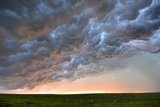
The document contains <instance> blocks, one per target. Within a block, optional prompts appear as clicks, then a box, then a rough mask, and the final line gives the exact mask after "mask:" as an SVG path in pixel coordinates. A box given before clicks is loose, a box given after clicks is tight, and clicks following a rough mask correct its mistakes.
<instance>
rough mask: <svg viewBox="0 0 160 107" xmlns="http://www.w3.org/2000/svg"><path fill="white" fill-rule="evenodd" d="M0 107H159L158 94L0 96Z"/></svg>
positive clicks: (159, 98) (159, 94)
mask: <svg viewBox="0 0 160 107" xmlns="http://www.w3.org/2000/svg"><path fill="white" fill-rule="evenodd" d="M0 107H160V93H143V94H77V95H51V94H40V95H36V94H35V95H34V94H25V95H19V94H0Z"/></svg>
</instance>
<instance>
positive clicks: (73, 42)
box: [0, 0, 160, 88]
mask: <svg viewBox="0 0 160 107" xmlns="http://www.w3.org/2000/svg"><path fill="white" fill-rule="evenodd" d="M159 10H160V2H159V1H158V0H138V1H137V0H34V1H32V0H29V1H22V0H12V1H9V0H5V1H0V73H1V75H0V79H1V80H2V76H3V81H4V84H3V85H7V86H8V87H10V88H13V87H14V88H15V87H23V86H25V85H27V86H28V85H29V86H30V85H33V86H34V84H36V83H38V82H43V81H50V80H51V81H52V80H61V79H63V78H67V79H72V78H73V79H76V78H79V77H81V75H83V76H85V75H87V74H89V73H90V74H95V73H98V72H99V70H96V71H94V72H89V73H87V71H86V70H84V72H81V73H77V72H78V71H77V70H79V69H80V68H87V67H88V66H89V65H90V64H91V63H93V64H94V63H95V64H96V63H98V62H99V61H101V60H102V59H109V58H114V57H115V56H117V55H124V54H125V55H126V56H127V57H129V56H133V55H134V54H135V53H136V52H137V51H146V52H154V53H157V52H159V50H160V48H159V47H160V46H159V34H160V33H159V26H160V11H159ZM108 66H109V65H108ZM111 67H112V66H111ZM87 70H90V68H87ZM76 71H77V72H76ZM83 76H82V77H83ZM12 82H14V84H11V83H12ZM30 82H32V84H31V83H30Z"/></svg>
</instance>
